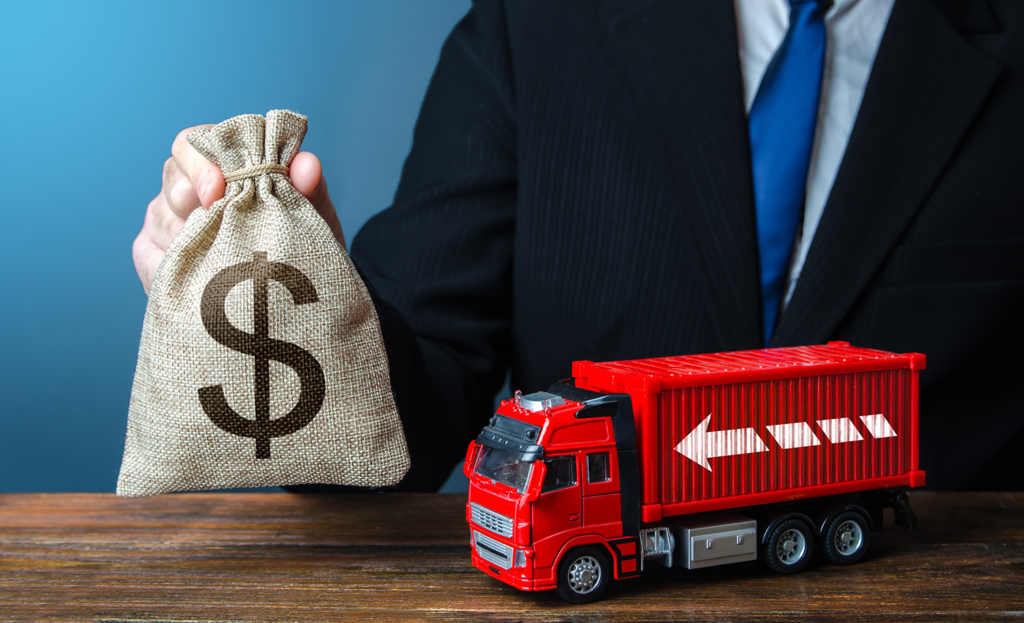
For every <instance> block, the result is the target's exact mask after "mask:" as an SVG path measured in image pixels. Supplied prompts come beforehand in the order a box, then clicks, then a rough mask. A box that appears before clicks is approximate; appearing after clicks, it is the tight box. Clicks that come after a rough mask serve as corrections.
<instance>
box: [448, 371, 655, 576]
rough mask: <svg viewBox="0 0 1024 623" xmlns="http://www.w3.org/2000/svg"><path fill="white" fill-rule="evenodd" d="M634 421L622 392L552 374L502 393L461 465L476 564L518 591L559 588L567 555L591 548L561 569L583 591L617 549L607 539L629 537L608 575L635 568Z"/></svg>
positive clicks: (621, 541) (604, 569)
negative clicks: (548, 379)
mask: <svg viewBox="0 0 1024 623" xmlns="http://www.w3.org/2000/svg"><path fill="white" fill-rule="evenodd" d="M617 419H618V420H623V422H622V424H620V425H619V426H616V422H615V420H617ZM633 426H634V425H633V419H632V407H631V406H630V404H629V396H626V395H610V394H599V393H596V392H590V391H587V390H582V389H579V388H576V387H573V386H571V385H567V384H563V383H556V384H555V385H553V386H552V387H551V388H550V390H549V391H548V392H536V393H534V394H529V395H526V396H523V395H522V394H521V393H519V392H516V395H515V397H513V398H512V399H511V400H506V401H503V402H502V403H501V406H500V407H499V409H498V411H497V413H496V414H495V415H494V416H493V417H492V418H491V420H490V422H489V424H488V426H486V427H484V430H483V431H482V432H481V433H480V436H479V437H478V438H477V440H476V442H474V443H473V444H471V445H470V448H469V450H468V451H467V455H466V461H465V464H464V466H463V469H464V471H465V473H466V475H467V476H468V477H469V480H470V487H469V501H468V504H467V507H466V518H467V520H468V521H469V523H470V526H471V538H472V544H473V554H472V556H473V564H474V566H476V567H477V568H478V569H480V570H481V571H483V572H485V573H487V574H489V575H491V576H493V577H495V578H497V579H499V580H502V581H504V582H506V583H508V584H511V585H512V586H515V587H516V588H519V589H521V590H545V589H552V588H554V589H558V588H559V586H558V580H557V578H558V577H559V573H558V571H559V569H558V567H559V563H560V562H562V559H563V557H564V554H565V553H566V552H567V551H569V550H575V549H578V548H581V547H583V551H589V549H593V550H595V551H593V552H591V553H590V556H589V559H588V557H586V556H584V557H583V559H582V560H577V561H576V562H575V564H576V568H574V569H567V570H566V573H565V574H562V575H565V576H566V577H572V578H573V582H575V585H574V586H569V587H564V588H568V589H569V590H570V591H572V592H573V593H580V594H587V593H589V592H591V591H593V590H598V589H601V588H603V586H604V585H605V584H607V582H608V581H609V580H610V579H611V578H610V577H607V575H608V572H609V570H611V569H612V568H611V567H610V566H609V564H608V563H609V562H610V561H612V560H615V559H621V558H623V556H622V555H621V552H618V551H614V552H613V551H610V550H609V546H608V545H607V544H609V543H618V544H619V545H620V546H621V545H624V544H625V542H628V543H629V545H628V546H626V547H624V548H623V549H624V550H626V556H625V558H626V560H623V561H622V562H625V563H626V564H624V565H623V564H618V565H615V568H614V569H613V570H612V574H613V575H614V576H615V577H616V578H618V577H620V576H621V577H629V576H631V575H635V574H637V573H639V571H640V570H639V569H638V568H637V562H636V558H637V556H636V547H637V534H636V532H637V525H638V522H639V518H638V515H637V511H636V509H637V499H636V496H637V488H638V482H637V465H636V451H635V448H634V447H633V439H634V435H635V433H634V431H633ZM616 428H618V429H620V430H619V431H618V437H617V434H616V433H617V431H616ZM620 437H624V438H620ZM623 463H625V465H623ZM623 467H626V469H625V470H623V469H622V468H623ZM623 473H625V474H627V477H626V478H627V482H625V483H623V482H622V477H621V474H623ZM624 515H626V516H627V521H626V522H625V524H624V522H623V516H624ZM630 518H631V520H630ZM629 532H632V534H629ZM585 546H590V548H587V547H585ZM563 583H564V582H563ZM560 592H561V591H560Z"/></svg>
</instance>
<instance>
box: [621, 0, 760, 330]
mask: <svg viewBox="0 0 1024 623" xmlns="http://www.w3.org/2000/svg"><path fill="white" fill-rule="evenodd" d="M608 32H609V34H610V36H611V38H612V41H613V42H614V45H615V47H616V50H617V51H618V53H619V55H620V57H621V58H622V59H623V61H624V63H625V64H626V66H627V68H628V69H629V74H630V79H631V82H632V85H633V87H634V89H635V92H636V94H637V95H638V97H639V99H640V101H641V103H642V106H643V111H644V112H645V113H646V115H647V117H648V121H649V122H650V135H651V137H652V139H653V147H654V151H655V154H656V158H657V159H658V161H659V162H660V164H661V165H662V168H663V171H664V178H665V180H666V181H667V189H668V190H667V193H668V199H669V201H670V203H671V205H673V206H674V208H675V209H676V210H678V213H679V214H680V215H681V218H682V223H683V226H682V229H683V232H684V233H683V239H682V240H680V244H683V245H686V248H687V252H688V253H689V258H690V266H692V267H694V268H693V269H694V270H695V272H696V274H697V278H698V281H699V282H700V284H701V292H702V295H703V297H704V299H705V302H706V304H707V306H708V308H709V311H710V313H711V315H712V318H713V320H714V323H715V329H716V331H717V332H718V337H719V343H720V344H721V347H722V349H723V350H734V349H737V350H738V349H745V348H758V347H759V346H760V345H761V337H760V336H761V321H760V305H761V303H760V290H759V288H760V286H759V281H760V280H759V277H758V275H759V273H758V267H757V252H756V249H757V247H756V244H757V243H756V240H757V238H756V234H755V229H754V227H755V216H754V199H753V191H752V186H751V179H750V178H751V174H750V155H749V154H750V152H749V143H748V138H747V118H746V111H745V110H744V106H743V84H742V80H741V74H740V64H739V52H738V48H737V39H736V17H735V15H734V12H733V3H732V2H731V1H722V0H715V1H706V0H700V1H696V0H695V1H687V2H680V1H678V0H648V1H646V2H642V3H640V4H639V6H633V7H630V8H627V9H625V10H624V11H622V12H620V13H619V14H617V15H615V16H613V17H612V18H611V20H610V21H609V26H608Z"/></svg>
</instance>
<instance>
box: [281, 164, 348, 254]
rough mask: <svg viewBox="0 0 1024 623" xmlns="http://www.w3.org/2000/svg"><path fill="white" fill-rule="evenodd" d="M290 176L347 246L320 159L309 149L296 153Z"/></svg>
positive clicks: (293, 183)
mask: <svg viewBox="0 0 1024 623" xmlns="http://www.w3.org/2000/svg"><path fill="white" fill-rule="evenodd" d="M288 176H289V177H290V178H291V181H292V186H294V187H295V190H297V191H299V192H300V193H302V196H304V197H305V198H306V199H309V202H310V203H311V204H313V207H314V208H316V211H317V213H319V214H320V216H321V217H322V218H323V219H324V221H325V222H326V223H327V225H328V226H329V227H330V228H331V232H332V233H333V234H334V237H335V238H337V240H338V242H340V243H341V246H342V247H345V246H346V245H345V235H344V233H343V232H342V231H341V223H340V222H339V221H338V214H337V213H336V212H335V211H334V203H333V202H332V201H331V196H330V195H329V194H328V193H327V180H325V179H324V176H323V167H322V166H321V165H320V159H319V158H317V157H316V156H314V155H313V154H311V153H309V152H308V151H300V152H299V153H297V154H295V157H294V158H293V159H292V164H291V166H290V167H289V171H288Z"/></svg>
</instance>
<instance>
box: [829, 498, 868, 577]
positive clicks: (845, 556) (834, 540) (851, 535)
mask: <svg viewBox="0 0 1024 623" xmlns="http://www.w3.org/2000/svg"><path fill="white" fill-rule="evenodd" d="M870 534H871V532H870V530H869V529H868V522H867V521H866V520H865V519H864V516H863V515H861V514H860V513H858V512H857V511H845V512H842V513H839V515H837V516H836V518H835V519H833V520H832V522H831V523H829V525H828V529H827V530H825V534H823V535H822V537H821V549H822V551H823V552H825V558H828V559H829V560H831V561H832V562H834V563H836V564H837V565H852V564H853V563H855V562H857V561H858V560H860V559H861V558H863V557H864V552H866V551H867V550H868V542H869V541H870V538H871V537H870Z"/></svg>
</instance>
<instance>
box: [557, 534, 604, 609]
mask: <svg viewBox="0 0 1024 623" xmlns="http://www.w3.org/2000/svg"><path fill="white" fill-rule="evenodd" d="M609 581H611V565H609V563H608V555H607V554H605V553H604V552H603V551H602V550H601V549H600V548H598V547H579V548H576V549H574V550H572V551H571V552H569V553H568V554H566V555H565V556H564V557H563V558H562V562H561V563H559V564H558V588H557V589H556V592H557V593H558V596H559V597H561V598H562V599H564V600H566V601H568V602H570V603H574V604H589V603H590V602H592V601H597V600H598V599H600V598H601V595H602V594H603V593H604V591H605V589H606V588H608V582H609Z"/></svg>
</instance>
